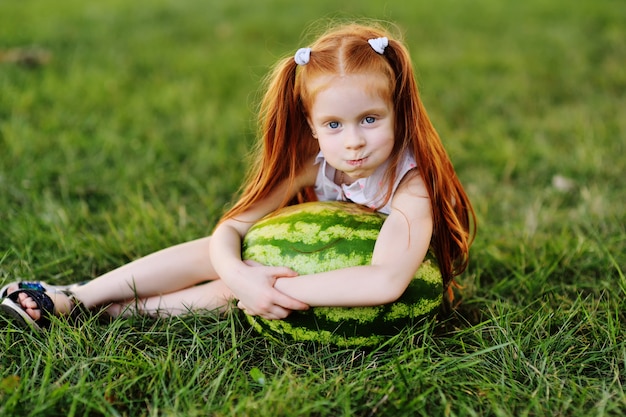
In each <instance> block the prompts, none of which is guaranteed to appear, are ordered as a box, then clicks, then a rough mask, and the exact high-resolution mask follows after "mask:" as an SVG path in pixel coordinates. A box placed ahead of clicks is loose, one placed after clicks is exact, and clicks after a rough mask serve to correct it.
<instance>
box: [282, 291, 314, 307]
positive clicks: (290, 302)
mask: <svg viewBox="0 0 626 417" xmlns="http://www.w3.org/2000/svg"><path fill="white" fill-rule="evenodd" d="M276 304H277V306H278V307H281V308H283V309H286V310H308V309H309V305H308V304H305V303H303V302H302V301H300V300H296V299H295V298H291V297H289V296H288V295H285V294H283V293H281V292H280V291H279V292H278V296H277V297H276Z"/></svg>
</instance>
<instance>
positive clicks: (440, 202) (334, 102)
mask: <svg viewBox="0 0 626 417" xmlns="http://www.w3.org/2000/svg"><path fill="white" fill-rule="evenodd" d="M260 129H261V130H260V137H261V142H260V145H259V148H258V156H257V159H256V164H255V165H254V166H253V168H252V170H251V171H250V173H249V175H248V177H247V180H246V182H245V185H244V187H243V193H242V195H241V197H240V199H239V201H237V202H236V203H235V205H234V206H233V207H232V208H231V209H230V210H229V211H228V212H227V213H226V214H225V215H224V217H223V218H222V219H221V221H220V222H219V224H218V225H217V227H216V228H215V230H214V233H213V236H212V237H205V238H202V239H199V240H195V241H191V242H187V243H183V244H180V245H177V246H173V247H170V248H167V249H164V250H162V251H160V252H156V253H154V254H152V255H149V256H147V257H145V258H141V259H139V260H136V261H134V262H132V263H130V264H127V265H125V266H122V267H120V268H118V269H116V270H114V271H112V272H109V273H107V274H105V275H102V276H100V277H98V278H96V279H94V280H92V281H89V282H88V283H86V284H84V285H75V286H71V287H54V286H50V285H46V284H44V283H17V284H10V285H8V286H6V287H5V289H4V290H3V291H2V292H3V293H4V294H3V295H4V296H6V298H5V299H4V301H3V303H2V311H3V312H4V313H5V314H9V315H12V316H14V317H17V318H19V319H21V320H22V321H24V322H27V323H30V324H34V325H35V326H40V325H45V324H46V323H47V320H49V315H50V314H58V315H63V314H68V313H70V312H71V310H72V309H73V308H74V307H76V306H81V307H82V308H85V309H95V308H105V309H106V311H107V312H108V313H109V314H111V315H112V316H118V315H120V314H123V313H139V314H149V315H155V316H156V315H174V314H181V313H186V312H189V311H194V310H206V309H208V310H213V309H223V308H224V307H225V306H226V305H227V304H228V303H229V302H230V301H231V300H233V299H236V300H238V304H237V305H238V307H239V308H241V309H243V310H244V311H245V312H246V313H247V314H251V315H258V316H261V317H264V318H267V319H282V318H285V317H287V316H288V315H289V314H290V312H291V311H293V310H303V309H307V308H308V307H309V306H368V305H378V304H384V303H389V302H392V301H394V300H396V299H397V298H398V297H399V296H400V295H401V294H402V293H403V291H404V290H405V288H406V287H407V285H408V283H409V281H410V280H411V278H412V277H413V275H414V274H415V272H416V270H417V269H418V267H419V265H420V263H421V262H422V260H423V258H424V256H425V254H426V252H427V251H428V249H429V247H431V248H432V249H433V250H434V252H435V255H436V257H437V259H438V260H439V263H440V268H441V272H442V275H443V280H444V283H443V284H444V288H445V289H447V290H448V292H449V293H451V292H450V285H451V284H452V283H453V281H454V277H455V276H456V275H458V274H460V273H461V272H463V270H464V269H465V268H466V266H467V262H468V252H469V246H470V243H471V240H472V237H473V236H472V232H471V231H470V226H471V223H472V222H473V221H475V218H474V212H473V209H472V207H471V204H470V202H469V200H468V198H467V196H466V194H465V192H464V190H463V188H462V186H461V184H460V182H459V180H458V179H457V176H456V174H455V172H454V169H453V167H452V164H451V162H450V160H449V158H448V156H447V154H446V152H445V150H444V148H443V146H442V144H441V141H440V139H439V137H438V135H437V133H436V131H435V129H434V128H433V126H432V124H431V122H430V120H429V119H428V116H427V114H426V111H425V109H424V107H423V105H422V102H421V100H420V98H419V94H418V90H417V84H416V81H415V78H414V75H413V68H412V65H411V60H410V57H409V54H408V52H407V49H406V48H405V46H403V44H402V43H401V42H400V41H398V40H395V39H392V38H391V36H390V35H389V34H387V33H386V32H385V31H384V30H382V29H380V28H378V27H374V26H363V25H358V24H348V25H343V26H340V27H337V28H335V29H332V30H330V31H328V32H327V33H325V34H324V35H322V36H321V37H320V38H319V39H318V40H317V41H316V42H315V43H313V44H312V45H311V46H310V47H308V48H301V49H299V50H298V51H297V53H296V54H295V57H293V56H292V57H288V58H286V59H284V60H282V61H280V62H279V63H278V65H277V66H276V67H275V69H274V71H273V73H272V74H270V76H269V78H268V83H267V89H266V93H265V96H264V98H263V100H262V102H261V107H260ZM312 199H319V200H350V201H353V202H355V203H359V204H364V205H367V206H369V207H372V208H374V209H376V210H379V211H381V212H383V213H386V214H388V217H387V219H386V220H385V223H384V225H383V227H382V229H381V232H380V235H379V238H378V240H377V243H376V247H375V249H374V253H373V257H372V261H371V264H370V265H367V266H359V267H351V268H345V269H340V270H336V271H330V272H324V273H320V274H315V275H309V276H298V278H297V279H294V277H296V275H297V274H296V273H295V272H294V271H292V270H291V269H288V268H285V267H268V266H263V265H258V264H254V263H246V262H244V261H242V259H241V241H242V238H243V237H244V236H245V234H246V232H247V231H248V229H249V228H250V227H251V226H252V224H254V223H255V222H256V221H257V220H259V219H260V218H261V217H263V216H265V215H266V214H268V213H270V212H272V211H274V210H277V209H279V208H281V207H284V206H286V205H288V204H294V203H296V202H299V201H300V202H302V201H308V200H312Z"/></svg>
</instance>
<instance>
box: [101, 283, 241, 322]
mask: <svg viewBox="0 0 626 417" xmlns="http://www.w3.org/2000/svg"><path fill="white" fill-rule="evenodd" d="M232 297H233V295H232V293H231V291H230V289H229V288H228V287H227V286H226V284H224V281H222V280H221V279H217V280H214V281H211V282H208V283H205V284H202V285H197V286H194V287H190V288H185V289H182V290H180V291H176V292H171V293H169V294H164V295H161V296H154V297H148V298H140V299H136V300H128V301H125V302H119V303H115V304H111V305H110V306H108V307H107V308H106V310H105V311H106V312H107V313H108V314H109V315H110V316H112V317H118V316H121V315H130V314H145V315H149V316H153V317H162V316H176V315H180V314H185V313H189V312H190V311H195V310H218V311H224V310H225V307H226V306H227V304H228V302H229V301H230V300H231V299H232Z"/></svg>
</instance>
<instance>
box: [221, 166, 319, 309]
mask: <svg viewBox="0 0 626 417" xmlns="http://www.w3.org/2000/svg"><path fill="white" fill-rule="evenodd" d="M317 168H318V167H317V166H316V165H314V164H313V161H311V163H310V164H306V169H305V170H304V172H303V173H302V174H301V175H300V176H298V177H297V178H296V180H295V182H294V184H293V185H289V184H287V183H286V182H285V183H283V184H281V185H280V186H278V187H277V188H276V189H275V190H273V191H272V193H271V194H270V195H269V196H268V197H267V198H265V199H263V200H261V201H259V202H258V203H256V204H255V205H254V207H252V208H251V209H249V210H247V211H246V212H244V213H242V214H241V215H238V216H237V218H236V219H233V218H231V219H227V220H225V221H223V222H222V223H221V224H220V225H219V226H218V227H217V228H216V229H215V231H214V233H213V236H212V237H211V244H210V246H209V256H210V257H211V262H212V265H213V267H214V268H215V271H216V272H217V274H218V275H219V277H220V278H221V279H222V280H223V281H224V283H225V284H226V285H227V286H228V287H229V289H230V290H231V291H232V293H233V294H234V295H235V297H236V298H238V299H239V300H240V301H241V304H242V305H244V306H245V308H246V312H247V313H248V314H253V315H259V316H262V317H265V318H269V319H280V318H285V317H287V316H288V315H289V313H290V312H291V310H305V309H307V308H308V305H307V304H305V303H303V302H301V301H299V300H298V299H297V298H296V297H291V296H288V295H285V294H283V293H281V292H280V291H279V290H277V289H275V288H274V284H275V283H276V280H277V279H279V278H289V277H295V276H297V275H298V274H297V273H296V272H294V271H293V270H291V269H290V268H286V267H269V266H254V267H253V266H251V265H249V264H246V263H244V262H243V261H242V260H241V242H242V240H243V237H244V236H245V235H246V233H247V232H248V230H249V229H250V227H252V225H253V224H254V223H255V222H256V221H258V220H259V219H261V218H262V217H263V216H265V215H267V214H269V213H271V212H272V211H274V210H276V209H277V208H278V206H279V204H280V203H281V201H283V200H284V199H285V196H289V197H293V196H295V195H296V193H297V191H298V190H300V189H301V188H303V187H305V186H308V185H312V184H313V183H314V182H315V175H316V173H317Z"/></svg>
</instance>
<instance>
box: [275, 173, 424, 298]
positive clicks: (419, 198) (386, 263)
mask: <svg viewBox="0 0 626 417" xmlns="http://www.w3.org/2000/svg"><path fill="white" fill-rule="evenodd" d="M432 229H433V223H432V214H431V206H430V199H429V198H428V193H427V191H426V189H425V187H424V184H423V182H422V179H421V177H419V176H418V175H409V176H407V177H406V178H405V179H404V180H403V182H402V183H401V184H400V186H399V187H398V190H397V191H396V193H395V195H394V197H393V200H392V210H391V213H390V214H389V216H388V217H387V219H386V220H385V223H384V224H383V227H382V228H381V231H380V234H379V236H378V240H377V241H376V245H375V247H374V254H373V256H372V262H371V264H370V265H367V266H357V267H349V268H344V269H339V270H335V271H329V272H324V273H319V274H314V275H308V276H306V275H304V276H299V277H298V278H297V279H278V280H277V281H276V283H275V285H274V286H275V288H276V289H278V290H280V291H281V292H282V293H284V294H287V295H289V296H291V297H294V298H296V299H298V300H301V301H303V302H305V303H307V304H308V305H310V306H329V307H330V306H344V307H351V306H369V305H380V304H385V303H389V302H392V301H395V300H396V299H398V297H400V296H401V295H402V293H403V292H404V290H405V289H406V287H407V286H408V284H409V282H410V281H411V279H412V278H413V276H414V275H415V272H416V271H417V269H418V267H419V265H420V264H421V263H422V260H423V259H424V256H425V255H426V252H427V251H428V247H429V245H430V239H431V235H432Z"/></svg>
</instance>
